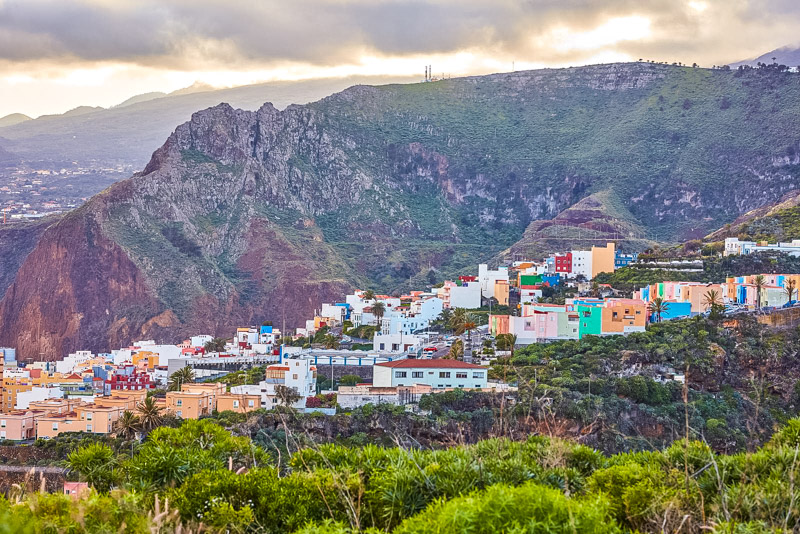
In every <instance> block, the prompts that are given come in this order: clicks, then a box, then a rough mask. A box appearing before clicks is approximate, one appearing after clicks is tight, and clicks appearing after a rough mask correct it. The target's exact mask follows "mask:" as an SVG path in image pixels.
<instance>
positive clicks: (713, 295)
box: [703, 289, 722, 309]
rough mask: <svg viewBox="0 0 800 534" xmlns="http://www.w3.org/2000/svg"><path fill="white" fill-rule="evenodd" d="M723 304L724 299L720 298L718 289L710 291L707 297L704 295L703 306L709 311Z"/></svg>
mask: <svg viewBox="0 0 800 534" xmlns="http://www.w3.org/2000/svg"><path fill="white" fill-rule="evenodd" d="M721 304H722V299H721V298H720V295H719V291H717V290H716V289H709V290H708V291H707V292H706V294H705V295H703V305H704V306H705V307H706V308H708V309H713V308H714V306H720V305H721Z"/></svg>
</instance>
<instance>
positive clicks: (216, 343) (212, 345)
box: [203, 337, 226, 352]
mask: <svg viewBox="0 0 800 534" xmlns="http://www.w3.org/2000/svg"><path fill="white" fill-rule="evenodd" d="M225 344H226V341H225V339H223V338H221V337H215V338H214V339H212V340H211V341H208V342H206V344H205V345H203V349H204V350H205V351H206V352H222V351H224V350H225Z"/></svg>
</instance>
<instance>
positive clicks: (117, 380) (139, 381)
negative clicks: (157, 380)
mask: <svg viewBox="0 0 800 534" xmlns="http://www.w3.org/2000/svg"><path fill="white" fill-rule="evenodd" d="M104 386H105V387H104V390H105V391H104V392H105V394H106V395H109V394H110V393H111V392H112V391H116V390H139V389H153V388H154V387H155V384H153V381H152V380H151V378H150V375H149V374H148V373H141V372H139V371H134V372H132V373H131V374H116V373H115V374H113V375H111V377H110V378H108V379H106V381H105V384H104Z"/></svg>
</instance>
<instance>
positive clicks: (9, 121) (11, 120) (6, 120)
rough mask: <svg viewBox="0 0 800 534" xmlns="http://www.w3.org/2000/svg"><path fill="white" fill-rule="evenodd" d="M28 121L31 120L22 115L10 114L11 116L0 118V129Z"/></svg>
mask: <svg viewBox="0 0 800 534" xmlns="http://www.w3.org/2000/svg"><path fill="white" fill-rule="evenodd" d="M29 120H31V118H30V117H28V116H27V115H23V114H22V113H12V114H11V115H6V116H5V117H0V128H3V127H4V126H14V125H16V124H20V123H23V122H25V121H29Z"/></svg>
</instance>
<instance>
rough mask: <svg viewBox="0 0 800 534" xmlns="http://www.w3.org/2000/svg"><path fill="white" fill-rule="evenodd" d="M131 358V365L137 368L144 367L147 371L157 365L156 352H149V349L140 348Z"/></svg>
mask: <svg viewBox="0 0 800 534" xmlns="http://www.w3.org/2000/svg"><path fill="white" fill-rule="evenodd" d="M131 360H132V362H133V365H134V366H135V367H137V368H139V369H146V370H148V371H152V370H153V369H154V368H155V367H158V365H159V363H158V354H157V353H155V352H150V351H149V350H141V351H139V352H137V353H135V354H134V355H133V356H132V357H131Z"/></svg>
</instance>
